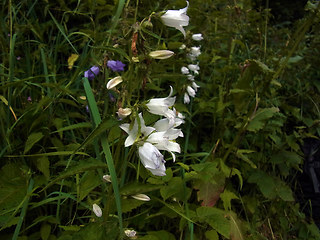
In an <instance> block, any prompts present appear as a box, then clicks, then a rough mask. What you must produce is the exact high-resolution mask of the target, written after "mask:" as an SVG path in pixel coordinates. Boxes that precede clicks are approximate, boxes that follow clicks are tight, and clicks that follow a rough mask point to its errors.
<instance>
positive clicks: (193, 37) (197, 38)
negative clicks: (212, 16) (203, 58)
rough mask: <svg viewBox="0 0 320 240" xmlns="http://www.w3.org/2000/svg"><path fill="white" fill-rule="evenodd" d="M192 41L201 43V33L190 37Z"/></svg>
mask: <svg viewBox="0 0 320 240" xmlns="http://www.w3.org/2000/svg"><path fill="white" fill-rule="evenodd" d="M192 39H193V40H195V41H201V40H202V39H203V37H202V34H201V33H197V34H193V35H192Z"/></svg>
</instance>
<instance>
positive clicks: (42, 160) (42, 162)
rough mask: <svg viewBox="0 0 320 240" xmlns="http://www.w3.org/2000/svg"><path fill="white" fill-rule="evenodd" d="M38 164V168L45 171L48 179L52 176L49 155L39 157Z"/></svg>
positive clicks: (44, 173)
mask: <svg viewBox="0 0 320 240" xmlns="http://www.w3.org/2000/svg"><path fill="white" fill-rule="evenodd" d="M36 166H37V168H38V170H39V171H40V172H42V173H43V175H44V176H45V177H46V179H49V178H50V162H49V159H48V157H47V156H43V157H39V158H37V159H36Z"/></svg>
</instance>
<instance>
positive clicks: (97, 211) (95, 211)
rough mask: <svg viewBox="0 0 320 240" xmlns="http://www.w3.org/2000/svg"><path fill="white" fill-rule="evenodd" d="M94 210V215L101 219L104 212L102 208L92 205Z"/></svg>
mask: <svg viewBox="0 0 320 240" xmlns="http://www.w3.org/2000/svg"><path fill="white" fill-rule="evenodd" d="M92 210H93V212H94V214H95V215H96V216H97V217H101V216H102V210H101V208H100V207H99V206H98V205H97V204H95V203H94V204H93V205H92Z"/></svg>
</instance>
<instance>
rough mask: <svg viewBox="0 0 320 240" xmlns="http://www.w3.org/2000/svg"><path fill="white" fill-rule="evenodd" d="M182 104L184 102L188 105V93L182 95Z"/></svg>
mask: <svg viewBox="0 0 320 240" xmlns="http://www.w3.org/2000/svg"><path fill="white" fill-rule="evenodd" d="M183 102H184V104H189V103H190V97H189V95H188V93H184V96H183Z"/></svg>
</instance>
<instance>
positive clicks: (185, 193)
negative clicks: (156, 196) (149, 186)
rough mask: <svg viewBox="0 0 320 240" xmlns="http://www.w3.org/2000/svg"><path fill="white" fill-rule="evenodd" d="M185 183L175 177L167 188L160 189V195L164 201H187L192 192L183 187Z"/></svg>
mask: <svg viewBox="0 0 320 240" xmlns="http://www.w3.org/2000/svg"><path fill="white" fill-rule="evenodd" d="M183 184H184V183H183V181H182V179H181V178H180V177H174V178H172V179H171V180H170V181H169V182H168V185H167V186H163V187H162V188H161V189H160V194H161V196H162V198H163V200H166V199H168V198H169V197H175V198H177V199H178V200H181V201H183V200H185V199H188V198H189V197H190V194H191V190H190V189H189V188H187V187H186V188H185V189H184V187H183Z"/></svg>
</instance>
